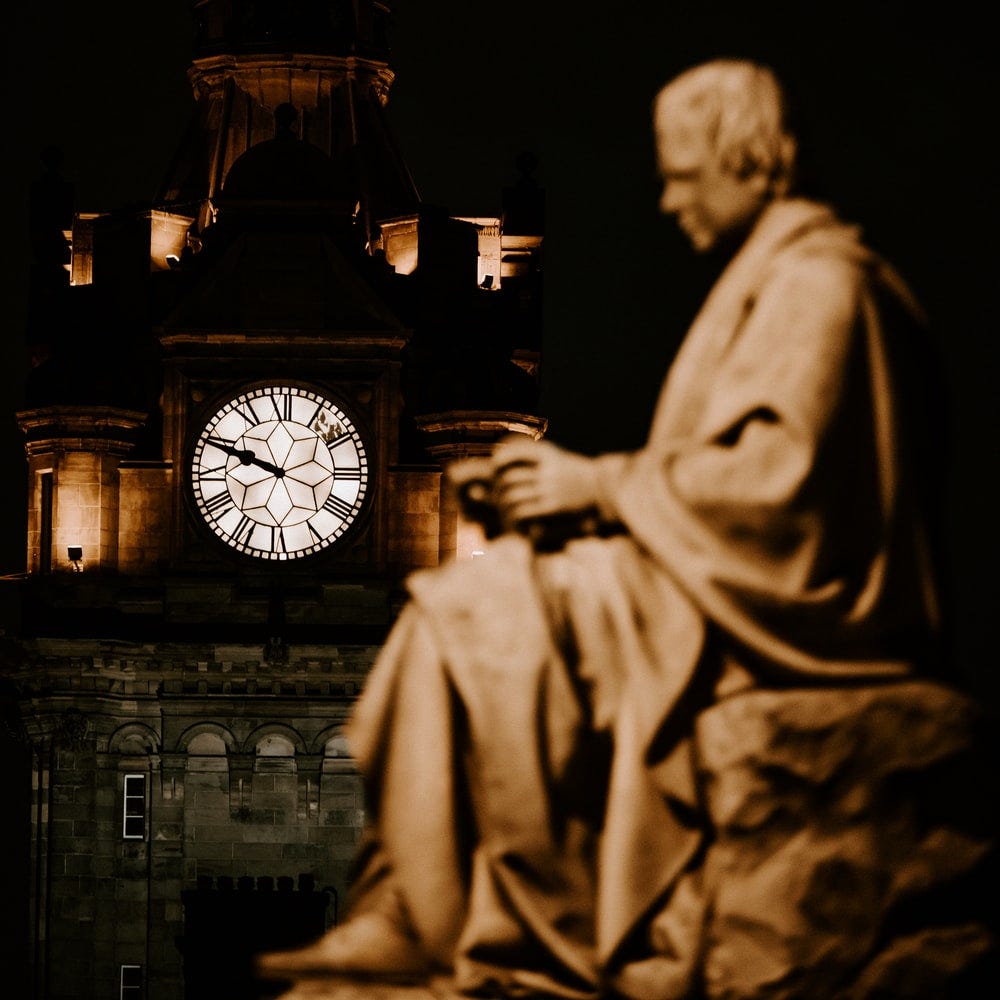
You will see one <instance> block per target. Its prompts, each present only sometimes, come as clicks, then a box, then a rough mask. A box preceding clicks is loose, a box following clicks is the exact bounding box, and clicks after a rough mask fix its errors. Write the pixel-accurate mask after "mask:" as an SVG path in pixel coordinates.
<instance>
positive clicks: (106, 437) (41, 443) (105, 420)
mask: <svg viewBox="0 0 1000 1000" xmlns="http://www.w3.org/2000/svg"><path fill="white" fill-rule="evenodd" d="M15 416H16V419H17V425H18V427H20V428H21V431H22V433H23V434H24V435H25V439H26V440H25V444H24V448H25V451H26V452H27V453H28V455H29V456H30V455H37V454H47V453H50V452H55V451H92V452H108V453H109V454H115V455H124V454H126V453H127V452H129V451H131V450H132V447H133V446H134V444H135V435H136V432H137V431H139V430H140V429H141V428H142V427H143V426H144V425H145V423H146V419H147V415H146V414H145V413H142V412H140V411H138V410H125V409H120V408H118V407H114V406H44V407H39V408H37V409H32V410H21V411H20V412H18V413H17V414H16V415H15Z"/></svg>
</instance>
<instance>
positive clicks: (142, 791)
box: [122, 774, 146, 968]
mask: <svg viewBox="0 0 1000 1000" xmlns="http://www.w3.org/2000/svg"><path fill="white" fill-rule="evenodd" d="M124 798H125V805H124V809H123V819H122V836H123V837H124V838H125V839H126V840H144V839H145V837H146V775H144V774H126V775H125V796H124ZM122 968H125V966H122ZM129 968H131V966H129Z"/></svg>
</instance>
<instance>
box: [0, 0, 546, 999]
mask: <svg viewBox="0 0 1000 1000" xmlns="http://www.w3.org/2000/svg"><path fill="white" fill-rule="evenodd" d="M391 14H392V11H391V5H390V4H389V3H384V2H380V0H343V2H337V0H322V2H319V0H294V2H293V0H289V2H283V3H262V2H250V0H199V2H197V3H195V4H194V16H195V49H194V59H193V62H192V65H191V68H190V70H189V78H190V81H191V85H192V90H193V94H194V98H195V101H194V104H195V107H194V114H193V117H192V124H191V128H190V130H189V132H188V134H187V135H185V136H184V137H183V139H182V140H181V142H180V143H179V145H178V150H177V154H176V156H175V157H174V160H173V162H172V163H171V164H170V165H169V166H168V167H167V169H166V171H165V178H164V182H163V184H162V187H161V189H160V191H159V192H158V193H157V195H156V197H155V199H154V200H153V201H152V202H151V204H150V205H148V206H142V207H140V208H136V207H135V206H130V207H126V208H124V209H122V210H120V211H116V212H112V213H108V214H102V215H88V214H83V213H80V212H75V213H74V214H73V219H72V228H71V229H69V230H64V231H61V232H60V233H58V234H48V235H50V236H55V235H58V236H59V237H60V238H64V239H65V240H66V245H67V251H68V260H69V262H68V264H67V265H66V270H67V271H68V274H69V278H70V282H69V284H68V286H65V287H64V286H62V285H60V286H59V287H57V288H54V289H53V290H52V294H50V295H47V296H46V297H45V298H44V301H43V302H41V303H40V304H38V305H37V307H36V308H34V311H33V315H32V321H31V324H30V330H29V333H30V337H31V340H32V343H31V356H32V358H33V367H32V368H31V371H30V372H29V374H28V378H27V383H26V390H25V406H24V408H23V409H22V410H21V411H20V412H19V413H18V414H17V421H18V425H19V426H20V428H21V431H22V432H23V435H24V442H25V448H26V453H27V459H28V513H27V528H28V532H27V554H26V569H25V572H24V573H23V574H21V579H19V580H16V581H10V580H7V581H4V585H5V586H13V587H17V589H18V591H19V600H20V605H21V607H22V609H23V612H22V623H21V627H20V631H19V634H18V635H17V636H15V637H13V638H12V639H11V641H9V642H8V643H7V645H6V646H5V647H4V662H3V667H2V669H3V679H4V683H5V685H6V686H7V689H8V690H10V691H12V692H14V699H15V700H16V703H17V705H18V708H19V713H20V718H19V725H20V726H21V729H22V733H23V738H24V739H25V740H26V741H27V743H28V745H29V747H30V751H31V759H32V772H33V773H32V788H33V792H32V806H31V815H30V817H25V829H30V839H31V847H30V856H31V865H32V872H31V879H30V883H31V900H30V918H29V921H28V926H29V938H30V940H29V942H28V943H29V946H30V947H29V957H28V961H29V963H30V966H31V976H32V978H33V981H34V984H35V988H36V989H37V991H38V993H39V995H48V994H52V995H55V994H58V995H59V996H65V997H80V998H84V997H87V998H89V997H98V996H108V995H114V991H115V990H119V991H120V994H121V995H122V996H143V997H147V998H162V1000H181V998H182V997H187V998H188V1000H190V998H193V997H198V996H207V995H212V996H219V995H238V994H239V988H240V981H241V977H245V976H246V974H247V971H248V969H249V959H250V955H251V954H252V953H253V952H254V951H255V950H265V949H273V948H276V947H285V946H288V945H290V944H293V943H295V942H297V941H302V940H305V939H306V938H309V937H311V936H314V935H316V934H318V933H320V932H322V931H323V930H324V929H325V928H326V927H327V926H329V925H330V924H331V923H333V922H334V921H335V920H336V919H337V913H338V906H339V905H340V902H341V901H342V900H343V897H344V893H345V892H346V890H347V888H348V886H349V881H350V862H351V859H352V858H353V856H354V851H355V844H356V841H357V838H358V835H359V833H360V830H361V827H362V825H363V821H364V809H365V803H364V795H363V788H362V786H361V783H360V781H359V779H358V776H357V774H356V773H355V771H354V767H353V764H352V761H351V758H350V751H349V747H347V746H346V744H345V741H344V739H343V736H342V735H341V729H342V727H343V724H344V722H345V721H346V719H347V717H348V715H349V713H350V710H351V706H352V704H353V702H354V700H355V698H356V697H357V695H358V693H359V692H360V691H361V689H362V687H363V685H364V683H365V678H366V675H367V672H368V670H369V668H370V666H371V664H372V662H373V661H374V658H375V656H376V655H377V653H378V650H379V648H380V645H381V642H382V641H383V639H384V637H385V635H386V633H387V631H388V629H389V627H390V625H391V623H392V621H393V618H394V615H395V614H396V612H397V611H398V607H399V603H400V600H401V594H402V589H401V584H402V582H403V580H404V579H405V577H406V575H407V574H408V573H410V572H411V571H413V570H416V569H419V568H422V567H428V566H434V565H436V564H438V563H439V562H440V561H442V560H444V559H453V558H467V557H470V555H471V554H472V552H473V550H474V549H475V548H476V547H477V544H478V538H477V535H476V529H475V528H474V527H473V526H470V525H467V524H464V523H463V522H462V521H461V519H460V517H459V515H458V513H457V508H456V505H455V500H454V497H453V496H452V495H451V494H450V492H449V490H448V489H447V487H446V486H445V485H444V483H443V478H442V468H443V465H444V464H445V463H446V462H447V461H448V460H449V459H450V458H453V457H461V456H464V455H469V454H476V453H482V452H483V451H485V450H486V449H488V448H489V447H490V445H491V444H492V442H493V441H495V440H496V438H497V437H498V436H500V435H502V434H505V433H511V432H514V433H525V434H529V435H532V436H535V437H537V436H540V435H541V434H542V433H543V432H544V429H545V420H544V418H543V417H542V416H540V415H539V414H538V412H537V406H536V396H537V392H536V390H537V365H538V346H539V335H540V321H539V317H540V291H541V290H540V276H541V266H540V264H541V262H540V254H541V245H542V236H541V233H542V229H541V222H542V219H541V191H540V189H539V188H538V187H537V185H535V183H534V181H533V180H532V179H531V177H530V176H529V174H530V170H529V169H526V168H524V169H523V173H524V176H523V177H522V178H521V181H520V183H518V184H516V185H512V186H511V187H510V188H509V189H507V191H506V193H505V199H506V200H505V205H504V211H503V212H502V213H501V215H500V216H499V217H496V218H492V217H475V218H471V217H463V218H457V217H452V216H450V215H449V214H448V213H447V211H445V210H444V209H442V208H441V207H439V206H431V205H426V204H424V203H423V202H422V201H421V199H420V197H419V195H418V192H417V189H416V186H415V184H414V181H413V179H412V178H411V177H410V174H409V172H408V170H407V168H406V166H405V163H404V160H403V158H402V155H401V153H400V151H399V149H398V148H397V146H396V143H395V140H394V138H393V136H392V132H391V129H390V127H389V121H388V117H387V115H386V105H387V102H388V99H389V91H390V87H391V84H392V80H393V73H392V70H391V68H390V49H389V35H390V27H391ZM526 162H527V161H525V163H526ZM50 214H51V213H50ZM37 216H38V217H39V218H46V217H47V216H46V214H45V213H37ZM40 242H44V241H40ZM484 267H487V268H489V270H490V273H489V274H487V273H485V272H484V271H483V268H484ZM129 991H132V992H129ZM136 991H138V992H136Z"/></svg>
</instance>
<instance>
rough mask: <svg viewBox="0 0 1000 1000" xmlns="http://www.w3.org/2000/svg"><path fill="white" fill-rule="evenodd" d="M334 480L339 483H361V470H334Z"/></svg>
mask: <svg viewBox="0 0 1000 1000" xmlns="http://www.w3.org/2000/svg"><path fill="white" fill-rule="evenodd" d="M333 476H334V479H336V480H337V481H338V482H347V481H349V480H350V481H353V482H356V483H360V482H361V469H360V468H359V469H334V470H333Z"/></svg>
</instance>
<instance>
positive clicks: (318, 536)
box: [306, 521, 323, 542]
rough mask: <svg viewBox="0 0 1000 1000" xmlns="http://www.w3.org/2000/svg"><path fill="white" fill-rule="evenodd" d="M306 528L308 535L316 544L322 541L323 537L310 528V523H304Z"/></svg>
mask: <svg viewBox="0 0 1000 1000" xmlns="http://www.w3.org/2000/svg"><path fill="white" fill-rule="evenodd" d="M306 526H307V527H308V528H309V532H310V534H311V535H312V536H313V538H315V539H316V541H317V542H321V541H323V536H322V535H321V534H320V533H319V532H318V531H317V530H316V529H315V528H314V527H313V526H312V521H306Z"/></svg>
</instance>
